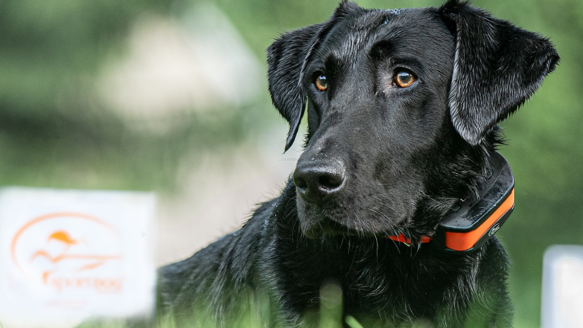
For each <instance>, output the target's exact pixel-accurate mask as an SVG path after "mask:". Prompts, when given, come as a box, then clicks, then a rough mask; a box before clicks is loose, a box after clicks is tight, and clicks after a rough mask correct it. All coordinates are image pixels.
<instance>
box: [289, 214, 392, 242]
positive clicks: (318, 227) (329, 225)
mask: <svg viewBox="0 0 583 328" xmlns="http://www.w3.org/2000/svg"><path fill="white" fill-rule="evenodd" d="M299 220H300V229H301V232H302V234H303V235H304V236H305V237H306V238H308V239H319V238H322V237H338V236H346V237H358V238H371V237H375V236H382V237H385V236H387V235H389V234H390V232H391V231H394V230H395V227H394V226H393V225H386V227H380V226H378V224H377V225H374V224H371V225H365V226H362V227H361V226H348V225H345V224H342V223H339V222H338V221H336V220H334V219H331V218H329V217H327V216H316V215H309V216H303V215H301V214H300V215H299Z"/></svg>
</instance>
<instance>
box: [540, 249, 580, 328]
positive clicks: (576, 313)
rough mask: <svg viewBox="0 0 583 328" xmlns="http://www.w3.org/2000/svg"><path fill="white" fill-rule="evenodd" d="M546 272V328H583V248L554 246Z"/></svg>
mask: <svg viewBox="0 0 583 328" xmlns="http://www.w3.org/2000/svg"><path fill="white" fill-rule="evenodd" d="M543 266H544V269H543V294H542V320H541V324H542V325H541V326H542V327H543V328H571V327H572V328H581V327H583V246H551V247H550V248H549V249H547V251H546V252H545V257H544V265H543Z"/></svg>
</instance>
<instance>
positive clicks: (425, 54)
mask: <svg viewBox="0 0 583 328" xmlns="http://www.w3.org/2000/svg"><path fill="white" fill-rule="evenodd" d="M558 60H559V56H558V54H557V52H556V51H555V49H554V48H553V46H552V44H551V43H550V42H549V41H548V40H547V39H545V38H542V37H540V36H539V35H537V34H535V33H531V32H528V31H525V30H522V29H520V28H517V27H515V26H513V25H512V24H511V23H509V22H507V21H503V20H499V19H496V18H494V17H492V16H490V15H489V14H488V13H487V12H485V11H483V10H481V9H477V8H474V7H471V6H470V5H469V4H468V3H466V2H460V1H458V0H450V1H448V2H447V3H445V4H443V5H442V6H441V7H439V8H420V9H402V10H368V9H363V8H360V7H358V6H357V5H356V4H354V3H351V2H348V1H343V2H342V3H341V4H340V5H339V7H338V8H337V9H336V11H335V12H334V14H333V15H332V17H331V18H330V19H329V20H328V21H326V22H324V23H321V24H316V25H312V26H308V27H305V28H302V29H299V30H296V31H292V32H289V33H285V34H283V35H282V36H281V37H280V38H278V39H277V40H276V41H275V42H274V43H273V44H272V45H271V46H270V47H269V49H268V78H269V91H270V93H271V96H272V100H273V103H274V105H275V107H276V108H277V109H278V110H279V112H280V113H281V115H283V117H284V118H285V119H287V121H288V122H289V124H290V131H289V135H288V138H287V143H286V150H287V149H288V148H289V147H290V146H291V144H292V143H293V141H294V139H295V137H296V134H297V133H298V129H299V125H300V121H301V120H302V117H303V114H304V110H305V108H307V113H308V114H307V115H308V117H307V121H308V133H307V137H306V143H305V151H304V152H303V154H302V155H301V157H300V159H299V160H298V163H297V167H296V170H295V172H294V173H293V177H291V178H290V180H289V182H288V183H287V186H286V187H285V188H284V190H283V191H282V192H281V195H280V196H279V197H277V198H275V199H273V200H271V201H268V202H265V203H263V204H261V205H260V206H259V208H258V209H257V210H256V211H255V212H254V214H253V216H252V217H251V218H250V219H249V221H248V222H247V223H246V224H245V225H244V226H243V227H242V228H241V229H240V230H239V231H237V232H234V233H232V234H230V235H227V236H225V237H223V238H221V239H219V240H218V241H216V242H214V243H212V244H211V245H209V246H208V247H206V248H205V249H203V250H201V251H199V252H197V253H196V254H194V255H193V256H192V257H191V258H189V259H187V260H184V261H182V262H178V263H174V264H171V265H168V266H166V267H163V268H161V269H160V272H159V275H160V277H159V290H158V314H159V316H158V318H160V320H174V321H173V322H174V323H175V324H177V325H178V326H179V327H181V326H186V325H195V326H196V325H199V326H208V325H217V326H224V327H234V326H245V323H250V325H249V326H251V327H253V326H266V327H279V326H281V327H288V326H298V325H299V326H302V325H307V326H311V325H316V324H317V322H318V309H319V306H320V301H321V298H320V290H321V288H322V286H323V284H325V283H326V282H332V283H333V284H335V286H337V287H338V289H339V290H341V294H340V295H339V297H341V298H342V300H343V303H342V310H341V311H342V313H343V317H342V318H346V317H348V316H350V317H348V318H350V319H351V320H355V321H354V322H360V324H362V325H364V326H365V327H366V326H379V327H401V326H411V325H415V324H416V322H419V321H420V320H421V322H425V323H428V325H430V326H431V325H433V326H435V327H464V326H465V327H508V326H511V319H512V306H511V302H510V300H509V297H508V292H507V286H506V277H507V272H508V267H509V261H508V257H507V255H506V253H505V251H504V249H503V248H502V246H501V245H500V243H499V242H498V240H497V239H496V238H495V237H493V238H491V239H489V240H488V241H487V242H486V243H485V244H483V245H482V246H481V247H477V249H476V250H475V251H473V252H469V253H456V252H450V253H447V252H443V251H440V250H439V249H436V248H435V247H431V244H432V242H431V241H430V242H428V243H425V241H426V240H423V239H424V238H425V239H427V238H428V237H429V238H430V237H431V236H432V234H433V232H434V230H435V228H436V226H437V225H439V223H440V221H441V220H442V218H443V217H444V215H446V213H448V211H450V210H451V209H452V207H453V206H454V205H455V204H456V202H458V200H459V199H464V198H466V197H467V196H468V195H471V194H476V193H477V192H478V191H477V189H478V188H479V185H480V181H481V180H482V178H483V176H484V175H486V174H487V172H488V169H489V164H488V163H489V161H488V158H489V157H490V156H492V154H493V152H494V151H495V147H496V146H497V145H498V144H500V143H501V138H500V131H499V128H498V127H497V125H496V124H497V123H498V122H500V121H501V120H504V119H505V118H506V117H508V116H509V115H510V114H511V113H513V112H514V111H515V110H516V109H517V108H518V107H519V106H520V105H521V104H522V103H523V102H524V101H525V100H526V99H527V98H528V97H530V96H531V95H532V94H533V92H534V91H535V90H536V89H537V88H538V87H539V85H540V84H541V82H542V80H543V78H544V77H545V76H546V75H547V74H548V73H550V72H551V71H553V70H554V68H555V65H556V64H557V62H558ZM306 103H307V105H306ZM387 236H401V237H400V238H404V239H402V240H400V239H399V238H393V239H394V240H393V239H390V238H387ZM422 240H423V242H422ZM246 313H248V314H246ZM249 313H250V314H249ZM429 323H430V324H429ZM353 326H354V325H353Z"/></svg>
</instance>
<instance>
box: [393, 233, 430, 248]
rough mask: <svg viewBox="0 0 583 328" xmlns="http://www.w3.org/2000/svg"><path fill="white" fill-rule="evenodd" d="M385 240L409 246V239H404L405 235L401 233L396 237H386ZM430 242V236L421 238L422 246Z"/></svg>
mask: <svg viewBox="0 0 583 328" xmlns="http://www.w3.org/2000/svg"><path fill="white" fill-rule="evenodd" d="M387 238H389V239H391V240H394V241H398V242H401V243H404V244H405V245H407V246H411V238H407V237H405V235H403V233H400V234H399V235H398V236H387ZM430 241H431V237H430V236H425V235H423V236H421V243H422V244H427V243H428V242H430Z"/></svg>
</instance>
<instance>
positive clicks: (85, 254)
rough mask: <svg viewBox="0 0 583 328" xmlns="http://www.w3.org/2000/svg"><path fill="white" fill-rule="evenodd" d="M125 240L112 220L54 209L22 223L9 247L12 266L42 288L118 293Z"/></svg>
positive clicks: (120, 285)
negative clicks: (122, 240) (53, 211)
mask: <svg viewBox="0 0 583 328" xmlns="http://www.w3.org/2000/svg"><path fill="white" fill-rule="evenodd" d="M121 250H122V244H121V239H120V237H119V234H118V232H117V231H116V230H115V229H114V228H113V227H111V226H110V225H109V224H108V223H106V222H104V221H102V220H100V219H98V218H95V217H93V216H89V215H85V214H80V213H53V214H48V215H43V216H40V217H38V218H35V219H33V220H31V221H29V222H27V223H26V224H24V225H23V226H22V227H21V228H20V229H19V230H18V231H17V232H16V234H15V235H14V238H13V239H12V243H11V247H10V251H11V257H12V261H13V263H14V265H15V266H16V268H18V270H19V271H20V272H21V273H22V274H24V275H25V276H26V277H28V278H29V279H32V280H33V281H36V282H40V283H41V284H42V285H43V286H45V287H48V288H53V289H56V290H57V291H59V292H61V291H64V290H69V291H70V290H81V289H93V290H95V291H97V292H99V293H104V292H105V293H116V292H120V291H121V288H122V285H123V279H121V278H120V274H119V272H120V269H121V266H122V265H123V263H122V261H123V256H122V251H121Z"/></svg>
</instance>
